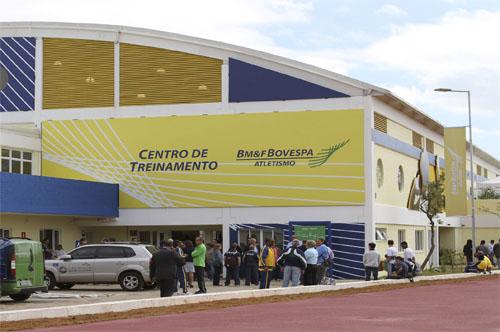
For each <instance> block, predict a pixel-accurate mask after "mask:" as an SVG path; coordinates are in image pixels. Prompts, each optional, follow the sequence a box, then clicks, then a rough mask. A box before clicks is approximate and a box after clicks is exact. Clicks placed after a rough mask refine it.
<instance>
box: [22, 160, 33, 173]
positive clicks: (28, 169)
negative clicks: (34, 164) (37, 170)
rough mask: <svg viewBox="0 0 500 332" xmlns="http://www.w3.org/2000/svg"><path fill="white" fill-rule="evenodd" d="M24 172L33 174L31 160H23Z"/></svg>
mask: <svg viewBox="0 0 500 332" xmlns="http://www.w3.org/2000/svg"><path fill="white" fill-rule="evenodd" d="M23 174H30V175H31V162H26V161H25V162H23Z"/></svg>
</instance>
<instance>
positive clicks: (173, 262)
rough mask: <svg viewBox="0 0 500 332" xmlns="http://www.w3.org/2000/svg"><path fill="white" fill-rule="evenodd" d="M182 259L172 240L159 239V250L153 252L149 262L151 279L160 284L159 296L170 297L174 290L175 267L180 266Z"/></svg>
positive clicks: (182, 262)
mask: <svg viewBox="0 0 500 332" xmlns="http://www.w3.org/2000/svg"><path fill="white" fill-rule="evenodd" d="M183 264H184V259H183V258H182V257H181V256H179V255H178V254H177V253H176V252H175V250H174V241H173V240H172V239H168V240H167V241H161V243H160V250H158V251H157V252H155V253H154V254H153V257H152V258H151V262H150V264H149V274H150V277H151V279H155V280H156V282H157V283H158V284H159V285H160V296H161V297H170V296H172V295H173V294H174V291H175V278H176V276H177V269H178V268H180V267H182V265H183Z"/></svg>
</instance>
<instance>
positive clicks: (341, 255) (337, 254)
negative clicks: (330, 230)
mask: <svg viewBox="0 0 500 332" xmlns="http://www.w3.org/2000/svg"><path fill="white" fill-rule="evenodd" d="M333 253H334V254H335V258H343V259H350V260H353V261H361V258H362V256H363V255H362V254H354V253H347V254H346V253H345V252H339V251H334V252H333Z"/></svg>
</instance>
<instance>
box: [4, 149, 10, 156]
mask: <svg viewBox="0 0 500 332" xmlns="http://www.w3.org/2000/svg"><path fill="white" fill-rule="evenodd" d="M9 156H10V150H8V149H2V157H9Z"/></svg>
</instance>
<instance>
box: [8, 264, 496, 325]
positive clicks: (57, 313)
mask: <svg viewBox="0 0 500 332" xmlns="http://www.w3.org/2000/svg"><path fill="white" fill-rule="evenodd" d="M493 274H494V275H500V271H494V272H493ZM479 276H480V275H478V274H474V273H457V274H443V275H435V276H422V277H417V278H416V279H415V282H417V283H418V282H421V281H428V280H452V279H459V278H472V277H479ZM408 282H409V281H408V280H407V279H404V280H378V281H352V282H345V283H338V284H337V285H335V286H326V285H325V286H307V287H304V286H300V287H293V288H292V287H289V288H271V289H262V290H261V289H251V290H233V291H227V292H217V293H208V294H201V295H187V296H174V297H170V298H159V297H156V298H147V299H134V300H125V301H113V302H102V303H93V304H80V305H70V306H59V307H48V308H47V307H44V308H36V309H25V310H10V311H3V312H0V321H2V322H7V321H19V320H27V319H41V318H56V317H69V316H78V315H91V314H102V313H106V312H124V311H129V310H134V309H143V308H151V307H164V306H174V305H183V304H196V303H203V302H212V301H221V300H231V299H248V298H256V297H266V296H280V295H294V294H307V293H320V292H324V291H332V290H341V289H349V288H365V287H371V286H376V285H386V284H401V283H408Z"/></svg>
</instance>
